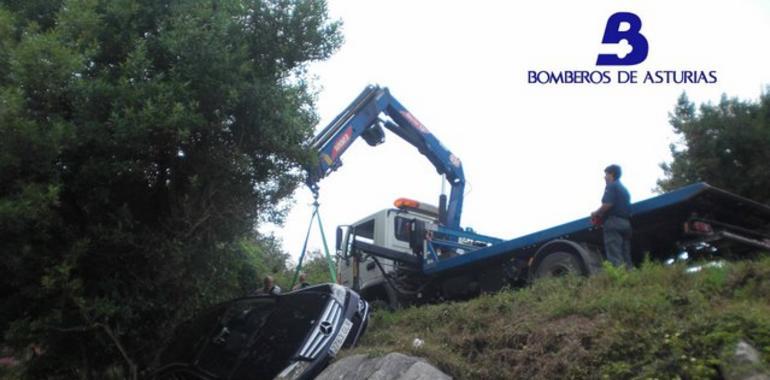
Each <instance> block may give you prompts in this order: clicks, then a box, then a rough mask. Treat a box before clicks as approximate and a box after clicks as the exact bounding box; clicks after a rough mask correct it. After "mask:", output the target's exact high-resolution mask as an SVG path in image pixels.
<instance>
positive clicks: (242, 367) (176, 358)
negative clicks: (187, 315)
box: [162, 291, 330, 379]
mask: <svg viewBox="0 0 770 380" xmlns="http://www.w3.org/2000/svg"><path fill="white" fill-rule="evenodd" d="M329 299H330V295H329V294H328V293H323V292H318V291H305V292H297V293H291V294H286V295H283V296H279V297H258V298H245V299H240V300H236V301H233V302H230V303H225V304H222V305H218V306H215V307H213V308H211V309H209V310H207V311H206V312H204V313H202V314H201V315H200V316H198V317H197V318H195V319H192V320H190V321H188V322H185V323H184V324H182V325H181V326H179V328H178V329H177V332H176V335H175V338H174V340H172V342H171V343H170V344H169V346H168V348H167V349H166V351H165V353H164V355H163V359H162V361H163V363H165V364H171V363H186V364H190V365H193V366H195V367H197V368H199V369H200V370H203V371H205V372H207V373H209V374H212V375H215V376H217V377H222V378H232V379H261V378H272V377H274V376H276V375H277V374H278V373H279V372H280V371H281V370H283V369H284V368H285V367H286V366H287V365H288V364H289V362H290V360H291V359H292V357H293V355H294V353H295V352H297V350H299V349H300V346H301V345H302V343H303V342H304V341H305V338H306V337H307V336H308V335H309V333H310V332H311V331H312V328H313V326H315V324H316V322H317V321H318V319H319V318H321V313H323V311H324V309H325V307H326V305H327V303H328V302H329Z"/></svg>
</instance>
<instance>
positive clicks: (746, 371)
mask: <svg viewBox="0 0 770 380" xmlns="http://www.w3.org/2000/svg"><path fill="white" fill-rule="evenodd" d="M721 370H722V374H723V376H724V378H725V380H770V375H768V372H767V371H766V368H765V367H764V365H763V364H762V359H761V357H760V355H759V352H758V351H757V350H756V349H755V348H754V347H752V346H751V345H750V344H748V343H747V342H746V341H743V340H741V341H740V342H738V344H736V345H735V349H734V350H733V352H732V353H731V354H730V356H729V357H727V358H726V359H725V362H724V364H723V365H722V366H721Z"/></svg>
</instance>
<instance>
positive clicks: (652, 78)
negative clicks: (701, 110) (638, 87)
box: [527, 70, 717, 84]
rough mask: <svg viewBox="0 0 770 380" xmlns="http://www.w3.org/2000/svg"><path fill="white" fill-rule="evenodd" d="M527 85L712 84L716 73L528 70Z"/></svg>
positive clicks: (715, 78) (691, 71) (688, 71)
mask: <svg viewBox="0 0 770 380" xmlns="http://www.w3.org/2000/svg"><path fill="white" fill-rule="evenodd" d="M527 82H528V83H530V84H610V83H618V84H636V83H641V84H714V83H717V72H716V71H715V70H710V71H705V70H645V71H636V70H630V71H629V70H617V71H609V70H601V71H600V70H593V71H587V70H562V71H547V70H538V71H535V70H529V71H527Z"/></svg>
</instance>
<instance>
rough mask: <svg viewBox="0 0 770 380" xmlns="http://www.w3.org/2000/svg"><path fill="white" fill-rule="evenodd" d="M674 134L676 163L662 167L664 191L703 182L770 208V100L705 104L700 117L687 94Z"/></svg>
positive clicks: (678, 110)
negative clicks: (675, 139) (679, 140)
mask: <svg viewBox="0 0 770 380" xmlns="http://www.w3.org/2000/svg"><path fill="white" fill-rule="evenodd" d="M669 118H670V123H671V126H672V127H673V128H674V132H676V134H677V135H679V136H681V137H682V142H681V144H679V145H676V144H672V145H671V154H672V156H673V161H672V162H671V163H663V164H661V167H662V168H663V171H664V173H665V177H664V178H663V179H660V180H658V187H659V189H660V190H662V191H669V190H673V189H675V188H678V187H681V186H684V185H687V184H690V183H693V182H699V181H705V182H708V183H709V184H711V185H714V186H717V187H720V188H723V189H726V190H729V191H732V192H735V193H737V194H740V195H742V196H745V197H748V198H751V199H753V200H756V201H759V202H762V203H765V204H770V149H768V146H770V94H769V93H764V94H762V95H761V96H760V98H759V101H758V102H752V101H741V100H738V99H736V98H730V99H728V98H727V96H724V95H723V96H722V99H721V100H720V101H719V104H717V105H711V104H703V105H701V106H700V111H699V112H696V111H695V105H694V104H693V103H691V102H690V101H689V100H688V99H687V96H686V94H682V96H681V97H680V98H679V100H678V102H677V105H676V108H675V109H674V112H673V113H672V114H670V116H669Z"/></svg>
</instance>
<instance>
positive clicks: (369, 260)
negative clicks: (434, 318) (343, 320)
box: [336, 198, 438, 305]
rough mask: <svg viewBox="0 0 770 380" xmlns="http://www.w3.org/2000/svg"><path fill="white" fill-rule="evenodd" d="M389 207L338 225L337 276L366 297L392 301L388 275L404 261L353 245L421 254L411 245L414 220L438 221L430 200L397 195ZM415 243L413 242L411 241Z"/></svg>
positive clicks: (428, 223) (411, 254)
mask: <svg viewBox="0 0 770 380" xmlns="http://www.w3.org/2000/svg"><path fill="white" fill-rule="evenodd" d="M394 204H395V206H396V208H388V209H384V210H381V211H378V212H376V213H374V214H371V215H369V216H367V217H365V218H363V219H361V220H359V221H357V222H355V223H353V224H351V225H348V226H339V227H337V239H336V249H337V278H338V281H339V283H340V284H342V285H344V286H347V287H350V288H352V289H354V290H356V291H358V292H359V294H361V296H362V297H363V298H364V299H366V300H369V301H378V300H379V301H384V302H386V303H388V304H391V305H392V304H394V303H395V294H393V289H392V287H390V286H388V279H387V276H393V275H395V273H396V269H404V268H399V266H403V265H406V264H404V263H403V262H400V261H398V260H396V261H394V260H391V259H388V258H385V257H383V256H380V257H375V256H373V255H369V254H362V253H361V252H357V251H354V250H353V249H352V247H353V246H354V245H353V242H356V245H361V243H368V244H371V245H373V246H378V247H381V248H384V249H385V250H388V251H390V252H391V254H402V255H404V256H407V257H408V256H412V257H414V258H415V259H416V260H422V258H421V257H419V256H416V255H415V254H414V253H413V251H414V250H413V248H412V245H410V236H412V234H411V231H412V228H413V225H414V221H415V220H419V221H422V222H424V224H426V225H431V224H436V223H438V208H437V207H435V206H432V205H429V204H424V203H420V202H416V201H413V200H410V199H405V198H400V199H398V200H396V202H395V203H394ZM412 244H414V243H412Z"/></svg>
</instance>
